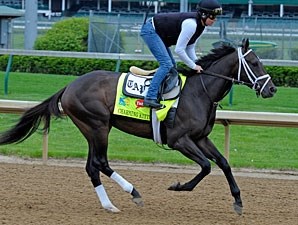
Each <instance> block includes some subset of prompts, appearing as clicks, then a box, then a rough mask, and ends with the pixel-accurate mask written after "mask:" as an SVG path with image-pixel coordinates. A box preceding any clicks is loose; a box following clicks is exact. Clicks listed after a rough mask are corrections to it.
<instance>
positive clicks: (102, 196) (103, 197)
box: [95, 184, 120, 212]
mask: <svg viewBox="0 0 298 225" xmlns="http://www.w3.org/2000/svg"><path fill="white" fill-rule="evenodd" d="M95 191H96V194H97V196H98V198H99V201H100V203H101V205H102V207H103V208H105V209H106V210H109V211H111V212H119V211H120V210H119V209H117V208H116V207H115V206H114V205H113V204H112V202H111V201H110V199H109V197H108V195H107V192H106V190H105V188H104V187H103V185H102V184H101V185H99V186H97V187H96V188H95Z"/></svg>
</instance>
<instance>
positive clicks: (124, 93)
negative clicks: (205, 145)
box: [113, 73, 186, 121]
mask: <svg viewBox="0 0 298 225" xmlns="http://www.w3.org/2000/svg"><path fill="white" fill-rule="evenodd" d="M150 77H151V78H150ZM180 78H181V86H177V87H175V88H174V89H173V90H172V91H170V92H169V93H166V94H165V95H163V97H162V98H163V100H162V101H160V103H161V104H163V105H164V108H162V109H159V110H156V114H157V119H158V120H159V121H163V120H164V119H165V118H166V115H167V112H168V110H169V109H170V108H171V106H172V105H173V104H174V103H175V101H176V99H177V97H178V96H179V93H180V88H181V87H182V86H184V83H185V80H186V77H185V76H180ZM148 79H152V76H149V77H148V76H140V75H134V74H131V73H122V74H121V75H120V77H119V80H118V86H117V93H116V101H115V107H114V112H113V113H114V114H115V115H121V116H127V117H131V118H135V119H140V120H147V121H150V108H149V107H144V106H143V102H144V96H146V93H147V91H148V90H147V89H148V85H147V82H149V81H148Z"/></svg>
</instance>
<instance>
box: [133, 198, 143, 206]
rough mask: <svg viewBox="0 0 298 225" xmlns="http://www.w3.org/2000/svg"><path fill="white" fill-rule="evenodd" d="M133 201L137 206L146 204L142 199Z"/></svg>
mask: <svg viewBox="0 0 298 225" xmlns="http://www.w3.org/2000/svg"><path fill="white" fill-rule="evenodd" d="M132 201H133V202H134V203H136V205H137V206H144V202H143V199H142V198H132Z"/></svg>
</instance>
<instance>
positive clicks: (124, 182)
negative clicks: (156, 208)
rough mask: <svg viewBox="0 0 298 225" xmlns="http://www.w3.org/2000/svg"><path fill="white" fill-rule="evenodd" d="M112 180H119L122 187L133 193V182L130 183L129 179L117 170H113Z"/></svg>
mask: <svg viewBox="0 0 298 225" xmlns="http://www.w3.org/2000/svg"><path fill="white" fill-rule="evenodd" d="M111 178H112V180H114V181H115V182H117V183H118V184H119V185H120V187H122V188H123V190H124V191H126V192H128V193H131V192H132V190H133V186H132V184H131V183H129V182H128V181H127V180H125V179H124V178H123V177H121V176H120V175H119V174H118V173H117V172H115V171H114V172H113V173H112V175H111Z"/></svg>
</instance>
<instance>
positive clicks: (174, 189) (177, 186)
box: [168, 182, 180, 191]
mask: <svg viewBox="0 0 298 225" xmlns="http://www.w3.org/2000/svg"><path fill="white" fill-rule="evenodd" d="M179 187H180V182H176V183H174V184H172V185H171V186H170V187H169V188H168V190H170V191H179Z"/></svg>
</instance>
